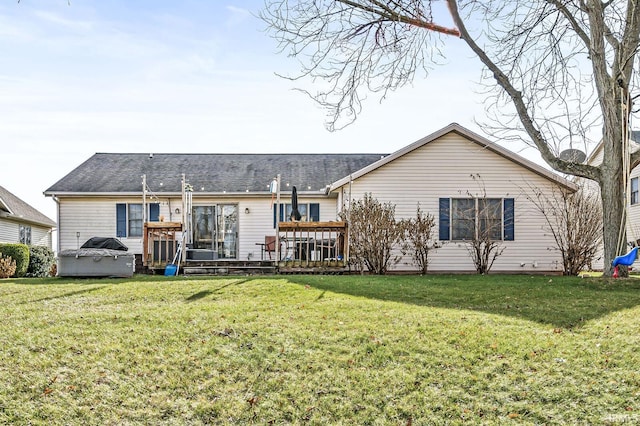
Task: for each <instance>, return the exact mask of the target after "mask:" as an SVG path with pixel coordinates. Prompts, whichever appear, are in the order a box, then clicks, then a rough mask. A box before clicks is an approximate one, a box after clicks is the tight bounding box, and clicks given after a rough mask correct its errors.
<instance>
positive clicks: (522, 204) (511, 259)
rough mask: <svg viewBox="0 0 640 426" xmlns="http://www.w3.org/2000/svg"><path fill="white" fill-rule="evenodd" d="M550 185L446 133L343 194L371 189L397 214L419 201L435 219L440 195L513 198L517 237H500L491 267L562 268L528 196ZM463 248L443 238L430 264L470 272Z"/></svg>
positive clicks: (405, 264)
mask: <svg viewBox="0 0 640 426" xmlns="http://www.w3.org/2000/svg"><path fill="white" fill-rule="evenodd" d="M472 175H473V176H472ZM474 176H475V178H474ZM554 185H555V184H553V183H552V182H550V181H549V180H548V179H546V178H544V177H542V176H540V175H539V174H537V173H534V172H532V171H529V170H528V169H526V168H524V167H522V166H521V165H519V164H516V163H514V162H513V161H511V160H510V159H507V158H504V157H502V156H500V155H498V154H496V153H494V152H493V151H490V150H488V149H485V148H483V147H482V146H480V145H478V144H476V143H473V142H471V141H469V140H467V139H466V138H464V137H462V136H460V135H458V134H456V133H449V134H447V135H445V136H442V137H441V138H439V139H437V140H434V141H431V142H429V143H427V144H426V145H423V146H421V147H419V148H417V149H415V150H414V151H411V152H409V153H407V154H405V155H403V156H401V157H399V158H397V159H395V160H393V161H391V162H390V163H387V164H386V165H384V166H382V167H380V168H378V169H376V170H374V171H372V172H370V173H368V174H365V175H363V176H361V177H360V178H358V179H356V180H354V181H353V182H352V183H351V189H350V190H349V184H346V185H345V186H344V187H343V188H342V194H341V196H342V198H343V202H344V204H346V205H348V198H349V192H350V193H351V195H352V197H353V198H354V199H358V198H362V197H363V195H364V194H365V193H371V194H372V195H373V197H375V198H376V199H378V201H380V202H382V203H386V202H390V203H392V204H394V205H395V213H396V219H401V218H410V217H414V216H415V214H416V208H417V205H418V203H420V209H421V210H422V211H423V212H429V213H431V214H432V215H434V217H435V219H436V221H437V220H438V212H439V205H438V203H439V199H440V198H471V197H474V198H483V197H486V198H496V199H503V198H513V199H514V200H515V240H514V241H503V242H501V245H502V246H503V247H504V248H505V250H504V252H503V254H502V256H500V257H499V258H498V259H497V260H496V262H495V264H494V266H493V268H492V271H494V272H523V271H549V272H551V271H561V270H562V267H561V262H560V256H559V254H558V253H557V252H556V251H554V250H552V249H551V247H553V246H554V241H553V238H552V237H551V235H549V233H548V232H546V231H545V229H546V225H545V221H544V218H543V217H542V215H541V214H540V213H539V212H538V210H537V209H536V207H535V206H534V205H533V204H532V203H531V202H530V201H529V200H528V199H527V197H528V195H530V194H532V189H533V188H541V189H543V190H546V189H549V190H550V188H551V187H552V186H554ZM437 231H438V230H437V228H436V230H435V235H436V237H437ZM467 249H468V246H467V245H466V243H464V242H460V241H449V242H446V243H445V244H444V245H443V247H441V248H439V249H437V250H436V251H434V252H433V253H432V255H431V261H430V264H429V270H430V271H433V272H461V271H468V272H473V271H474V270H475V268H474V265H473V262H472V261H471V257H470V255H469V252H468V250H467ZM521 264H524V266H521ZM395 268H396V269H398V270H414V269H415V266H414V265H413V264H412V260H411V259H410V257H403V259H402V260H401V261H400V263H398V264H397V265H396V267H395Z"/></svg>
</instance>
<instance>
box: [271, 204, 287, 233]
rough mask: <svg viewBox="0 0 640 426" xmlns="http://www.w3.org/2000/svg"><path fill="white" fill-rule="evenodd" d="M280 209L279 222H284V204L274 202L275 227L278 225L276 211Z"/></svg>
mask: <svg viewBox="0 0 640 426" xmlns="http://www.w3.org/2000/svg"><path fill="white" fill-rule="evenodd" d="M278 210H280V220H279V222H284V204H279V205H278V204H274V205H273V227H274V228H275V227H276V220H278V219H277V217H276V212H277V211H278Z"/></svg>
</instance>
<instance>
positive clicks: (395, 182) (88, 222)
mask: <svg viewBox="0 0 640 426" xmlns="http://www.w3.org/2000/svg"><path fill="white" fill-rule="evenodd" d="M276 177H279V179H280V186H279V191H278V194H277V195H276V194H275V193H274V192H272V191H271V190H272V189H273V185H272V181H273V180H274V179H275V178H276ZM293 186H296V188H297V190H298V203H299V209H300V212H301V214H302V216H303V219H302V220H303V221H305V220H307V221H311V222H314V223H321V224H324V225H323V226H324V227H326V228H327V229H329V231H327V232H330V228H331V226H332V224H334V223H335V222H336V221H337V219H338V216H339V212H340V211H341V210H342V209H345V208H348V206H349V200H353V199H356V198H359V197H362V196H364V194H365V193H371V194H372V195H373V196H374V197H375V198H377V199H378V200H379V201H381V202H390V203H393V204H395V206H396V217H397V218H403V217H413V216H415V212H416V208H417V206H418V204H419V205H420V208H421V210H422V211H423V212H430V213H431V214H433V215H434V216H435V217H436V218H437V219H438V225H439V226H438V235H437V237H438V238H439V239H440V240H442V241H443V242H444V244H443V246H442V247H441V248H439V249H438V250H436V251H435V252H434V253H433V255H432V261H431V264H430V265H431V266H430V270H432V271H436V272H472V271H474V270H475V269H474V265H473V263H472V262H471V260H470V257H469V252H468V244H467V240H466V239H467V238H468V235H466V233H465V232H463V231H462V229H463V226H462V224H463V219H465V220H466V224H467V225H468V224H469V223H475V220H476V218H475V216H474V217H472V218H470V217H469V216H468V215H469V209H467V210H466V215H467V216H464V217H462V216H460V215H459V214H458V213H459V212H460V211H461V206H463V205H465V206H471V210H474V209H476V207H477V203H478V202H479V201H478V198H486V200H487V201H486V202H487V203H489V204H491V205H492V206H493V207H494V210H495V214H494V216H495V217H491V220H492V221H493V222H492V223H494V224H495V225H496V226H498V227H499V228H500V231H499V233H498V235H497V236H496V238H498V239H499V240H500V244H501V246H503V249H504V251H503V254H502V256H500V257H499V258H498V259H497V260H496V263H495V265H494V268H493V270H494V271H500V272H523V271H527V272H559V271H561V269H562V268H561V261H560V257H559V255H558V254H557V253H556V252H554V251H553V249H552V248H553V245H554V243H553V238H552V237H551V236H550V235H548V233H545V231H544V228H545V223H544V218H543V217H542V215H541V214H540V213H539V212H538V211H537V209H536V208H535V206H534V205H533V204H532V203H531V202H530V201H529V200H528V195H530V194H529V193H528V191H530V190H531V188H537V189H541V190H543V191H547V190H549V191H551V190H554V189H557V188H562V189H563V190H569V191H574V190H575V189H576V187H575V185H574V184H572V183H570V182H568V181H567V180H565V179H563V178H561V177H559V176H557V175H555V174H554V173H552V172H550V171H548V170H546V169H544V168H542V167H540V166H539V165H537V164H535V163H533V162H530V161H528V160H526V159H524V158H522V157H520V156H518V155H516V154H514V153H512V152H510V151H508V150H506V149H504V148H502V147H500V146H498V145H496V144H494V143H492V142H491V141H489V140H487V139H485V138H483V137H481V136H479V135H477V134H475V133H473V132H471V131H469V130H468V129H465V128H464V127H462V126H460V125H458V124H455V123H454V124H451V125H449V126H447V127H445V128H443V129H441V130H439V131H437V132H435V133H433V134H431V135H429V136H427V137H425V138H423V139H421V140H419V141H417V142H415V143H413V144H411V145H409V146H407V147H405V148H403V149H401V150H399V151H397V152H395V153H392V154H390V155H386V154H156V153H154V154H109V153H97V154H95V155H93V156H92V157H91V158H89V159H88V160H87V161H85V162H84V163H83V164H81V165H80V166H78V167H77V168H76V169H75V170H73V171H71V172H70V173H69V174H68V175H67V176H65V177H63V178H62V179H61V180H60V181H58V182H57V183H55V184H54V185H52V186H51V187H50V188H49V189H47V191H45V195H47V196H52V197H54V199H55V200H56V202H57V210H58V235H59V247H58V249H59V250H63V249H68V248H76V247H77V245H78V244H81V243H82V242H83V241H85V240H86V239H88V238H90V237H93V236H104V237H109V236H112V237H118V238H119V239H121V241H122V242H123V243H124V244H125V245H127V246H128V247H129V248H130V250H131V251H133V252H134V253H136V254H138V255H140V257H141V261H143V262H144V258H143V256H142V255H143V253H144V256H147V257H148V256H150V255H151V256H152V257H154V256H156V255H157V253H155V252H156V251H160V252H162V251H163V250H168V252H169V254H168V255H167V256H165V258H164V260H165V261H166V260H167V259H168V258H169V257H170V254H171V253H173V252H174V249H173V247H171V248H170V249H169V247H170V241H169V242H167V243H166V244H165V243H164V242H163V241H160V242H156V243H155V245H154V246H153V248H152V247H151V246H152V245H153V244H151V245H149V246H145V241H144V240H145V237H143V236H146V235H151V233H152V230H153V229H156V227H163V226H166V227H168V228H170V227H173V228H172V231H170V232H174V231H175V232H184V231H186V233H187V234H188V235H187V239H188V240H189V242H190V244H189V247H190V249H192V250H195V251H199V252H198V255H208V254H209V253H211V254H212V255H213V256H212V257H211V259H216V260H225V259H230V260H232V259H236V260H247V261H251V260H259V259H260V258H262V257H264V256H265V253H263V252H262V251H261V250H262V248H263V247H264V242H265V237H269V236H275V235H276V230H277V229H278V231H281V230H282V229H293V232H294V235H295V232H296V229H298V227H299V226H298V225H296V226H294V227H293V228H291V227H289V228H282V229H281V228H280V224H281V221H283V220H284V219H285V218H286V217H287V216H288V214H289V211H290V210H291V205H290V202H291V189H292V188H293ZM185 188H186V191H185ZM480 195H482V196H480ZM278 197H280V199H281V203H280V204H278V199H277V198H278ZM469 221H471V222H469ZM163 222H164V223H166V225H163ZM300 229H302V228H300ZM323 229H324V228H323ZM305 232H306V231H305ZM314 232H319V231H318V229H315V230H314ZM323 232H324V231H323ZM279 235H280V234H279ZM294 240H295V237H294ZM152 252H153V253H152ZM150 253H151V254H150ZM282 256H283V254H281V255H280V257H282ZM323 256H326V255H323ZM331 256H332V255H329V257H331ZM160 257H162V256H160ZM395 269H396V270H399V271H401V270H406V271H411V270H415V266H414V265H412V263H411V261H410V259H409V258H406V257H405V258H404V259H403V260H402V261H401V262H400V263H398V264H397V265H396V267H395Z"/></svg>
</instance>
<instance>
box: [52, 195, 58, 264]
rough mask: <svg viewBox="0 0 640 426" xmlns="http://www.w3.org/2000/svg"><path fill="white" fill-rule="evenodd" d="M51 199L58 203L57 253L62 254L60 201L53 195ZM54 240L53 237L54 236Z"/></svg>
mask: <svg viewBox="0 0 640 426" xmlns="http://www.w3.org/2000/svg"><path fill="white" fill-rule="evenodd" d="M51 198H52V199H53V201H54V202H55V203H56V223H57V225H58V226H57V227H56V252H57V253H60V200H59V199H58V197H56V196H55V195H52V196H51ZM52 238H53V236H52Z"/></svg>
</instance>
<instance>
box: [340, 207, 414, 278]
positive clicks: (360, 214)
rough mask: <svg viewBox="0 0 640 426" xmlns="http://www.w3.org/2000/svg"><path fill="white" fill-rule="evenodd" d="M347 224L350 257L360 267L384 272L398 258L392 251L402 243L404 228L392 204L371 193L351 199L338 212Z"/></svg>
mask: <svg viewBox="0 0 640 426" xmlns="http://www.w3.org/2000/svg"><path fill="white" fill-rule="evenodd" d="M340 218H341V220H344V221H346V222H347V224H348V226H349V255H350V256H349V257H350V259H351V260H352V261H353V262H354V263H355V264H356V266H357V267H358V268H359V269H360V271H364V268H366V269H367V270H368V271H369V272H371V273H373V274H378V275H383V274H385V273H386V272H387V271H388V269H389V268H390V267H391V266H392V265H395V264H396V263H398V262H399V261H400V256H399V255H397V254H394V253H393V252H394V250H395V249H396V248H397V247H398V246H399V244H401V241H402V237H403V230H402V226H401V224H400V222H398V221H396V219H395V206H394V205H393V204H390V203H385V204H382V203H380V202H379V201H378V200H377V199H375V198H373V196H372V195H371V194H365V195H364V198H362V199H361V200H354V201H352V202H351V205H350V206H349V208H348V209H347V210H345V211H342V212H341V213H340Z"/></svg>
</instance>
